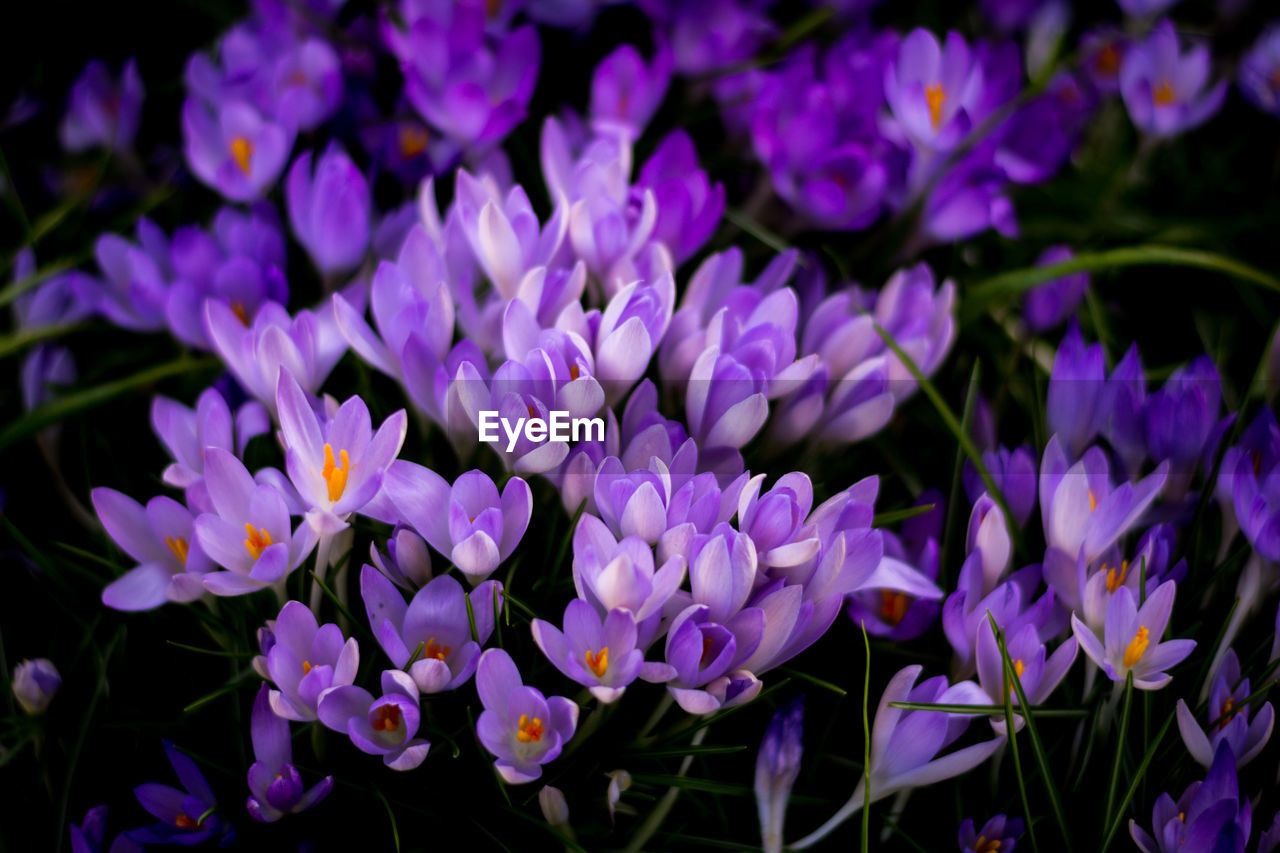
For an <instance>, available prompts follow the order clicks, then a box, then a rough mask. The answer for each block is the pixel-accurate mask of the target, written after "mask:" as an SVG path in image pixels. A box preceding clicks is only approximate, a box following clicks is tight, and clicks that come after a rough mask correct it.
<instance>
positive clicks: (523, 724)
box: [516, 714, 545, 743]
mask: <svg viewBox="0 0 1280 853" xmlns="http://www.w3.org/2000/svg"><path fill="white" fill-rule="evenodd" d="M544 731H545V729H544V728H543V726H542V718H541V717H534V718H533V719H532V720H531V719H529V715H528V714H521V715H520V725H519V727H518V728H517V729H516V740H518V741H520V742H521V743H538V742H539V741H541V740H542V733H543V732H544Z"/></svg>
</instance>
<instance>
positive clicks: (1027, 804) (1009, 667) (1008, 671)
mask: <svg viewBox="0 0 1280 853" xmlns="http://www.w3.org/2000/svg"><path fill="white" fill-rule="evenodd" d="M987 618H988V619H990V620H991V630H992V631H994V632H995V635H996V645H997V646H998V647H999V649H1000V660H1001V663H1002V664H1003V666H1004V683H1005V684H1013V683H1014V682H1015V681H1017V680H1018V676H1017V673H1015V672H1014V671H1013V663H1012V662H1010V660H1009V650H1008V648H1006V647H1005V644H1004V631H1003V630H1001V628H1000V627H999V626H998V625H996V620H995V617H994V616H992V615H991V614H990V613H989V612H988V613H987ZM1004 724H1005V732H1006V733H1007V734H1008V737H1009V753H1010V754H1011V755H1012V756H1013V772H1014V775H1016V776H1017V777H1018V793H1019V794H1021V796H1022V813H1023V814H1025V815H1026V816H1027V836H1028V837H1029V838H1030V839H1031V849H1032V850H1035V851H1037V853H1039V850H1040V843H1039V842H1038V841H1037V840H1036V825H1035V821H1033V820H1032V819H1031V800H1030V798H1029V797H1027V783H1026V780H1025V779H1024V778H1023V776H1022V758H1021V757H1020V756H1019V755H1018V735H1017V731H1016V730H1015V729H1014V726H1013V693H1012V691H1009V690H1005V691H1004Z"/></svg>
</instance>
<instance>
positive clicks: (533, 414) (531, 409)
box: [525, 406, 538, 418]
mask: <svg viewBox="0 0 1280 853" xmlns="http://www.w3.org/2000/svg"><path fill="white" fill-rule="evenodd" d="M525 408H526V409H528V410H529V417H531V418H536V417H537V416H538V410H537V409H535V408H534V407H533V406H525Z"/></svg>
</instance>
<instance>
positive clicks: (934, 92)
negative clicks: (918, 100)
mask: <svg viewBox="0 0 1280 853" xmlns="http://www.w3.org/2000/svg"><path fill="white" fill-rule="evenodd" d="M924 99H925V101H927V102H928V104H929V121H930V122H931V123H932V124H933V129H934V130H937V129H938V128H939V127H940V126H941V125H942V105H943V104H944V103H945V102H946V100H947V93H946V91H945V90H943V88H942V84H941V83H930V84H929V85H928V86H925V87H924Z"/></svg>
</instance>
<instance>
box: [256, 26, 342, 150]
mask: <svg viewBox="0 0 1280 853" xmlns="http://www.w3.org/2000/svg"><path fill="white" fill-rule="evenodd" d="M271 86H272V99H273V100H274V106H275V115H276V118H277V119H278V120H279V121H280V123H281V124H283V125H284V126H285V127H292V128H295V129H296V130H299V131H308V130H312V129H314V128H316V127H318V126H319V125H321V124H323V123H324V122H325V121H326V120H328V118H329V117H330V116H332V115H333V114H334V113H335V112H337V111H338V107H340V106H341V105H342V91H343V85H342V66H341V64H340V61H339V59H338V54H337V53H336V52H334V49H333V48H332V47H331V46H330V45H329V43H328V42H326V41H324V40H323V39H319V38H308V39H306V40H304V41H300V42H299V43H298V44H296V45H294V46H293V47H292V48H291V49H289V51H288V52H287V53H285V54H284V55H283V56H280V58H279V59H277V60H276V63H275V68H274V69H273V71H272V80H271Z"/></svg>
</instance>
